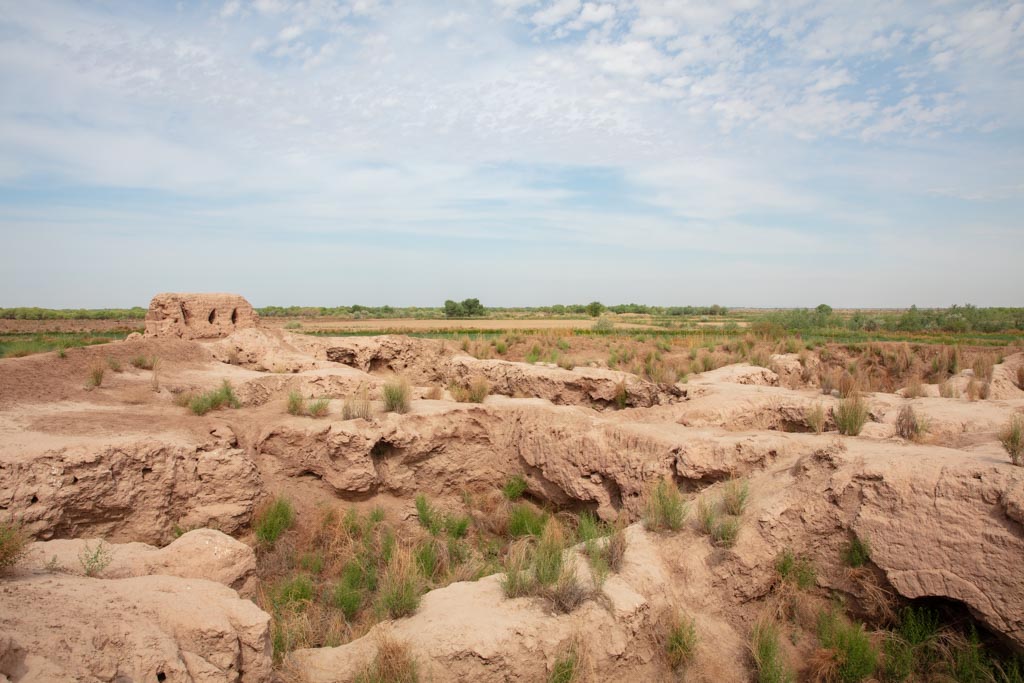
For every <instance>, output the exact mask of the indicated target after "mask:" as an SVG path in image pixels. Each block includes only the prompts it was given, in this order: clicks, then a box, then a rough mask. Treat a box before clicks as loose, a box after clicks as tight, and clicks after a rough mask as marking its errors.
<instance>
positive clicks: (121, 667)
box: [0, 573, 272, 683]
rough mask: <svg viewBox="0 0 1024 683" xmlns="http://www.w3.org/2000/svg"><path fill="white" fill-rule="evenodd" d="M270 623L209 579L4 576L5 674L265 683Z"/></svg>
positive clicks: (0, 610)
mask: <svg viewBox="0 0 1024 683" xmlns="http://www.w3.org/2000/svg"><path fill="white" fill-rule="evenodd" d="M269 626H270V617H269V615H267V614H266V613H265V612H264V611H263V610H261V609H260V608H258V607H257V606H256V605H254V604H253V603H252V602H250V601H248V600H242V599H240V598H239V597H238V594H237V593H235V591H233V590H231V589H230V588H227V587H226V586H222V585H221V584H219V583H214V582H213V581H206V580H203V579H183V578H179V577H175V576H137V577H132V578H125V579H98V578H88V577H84V576H69V575H66V574H49V573H43V574H38V573H36V574H28V575H21V576H16V577H12V578H10V579H6V580H5V581H4V582H3V583H0V634H3V635H0V680H8V679H9V680H12V681H164V680H166V681H182V682H186V681H188V682H191V681H196V682H199V681H202V682H203V683H220V682H223V683H250V682H251V683H257V682H259V683H263V682H264V681H269V680H270V678H271V652H272V649H271V642H270V628H269ZM5 677H6V678H5Z"/></svg>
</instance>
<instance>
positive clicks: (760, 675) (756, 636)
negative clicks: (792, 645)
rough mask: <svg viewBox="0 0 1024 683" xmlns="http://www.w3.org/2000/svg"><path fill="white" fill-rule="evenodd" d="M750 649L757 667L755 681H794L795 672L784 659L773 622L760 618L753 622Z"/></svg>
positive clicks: (784, 682) (777, 629) (793, 682)
mask: <svg viewBox="0 0 1024 683" xmlns="http://www.w3.org/2000/svg"><path fill="white" fill-rule="evenodd" d="M750 649H751V651H752V652H753V655H754V665H755V666H756V668H757V683H795V681H796V674H795V673H794V672H793V670H792V669H791V668H790V667H789V665H788V664H787V663H786V661H785V656H784V655H783V652H782V647H781V645H780V644H779V627H778V626H777V625H776V624H775V622H773V621H770V620H768V619H765V618H762V619H760V620H758V621H757V622H756V623H755V624H754V630H753V633H752V637H751V646H750Z"/></svg>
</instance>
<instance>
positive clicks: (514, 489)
mask: <svg viewBox="0 0 1024 683" xmlns="http://www.w3.org/2000/svg"><path fill="white" fill-rule="evenodd" d="M501 492H502V493H503V494H505V498H507V499H508V500H519V499H520V498H522V497H523V494H524V493H526V479H524V478H523V477H522V475H519V474H517V475H515V476H513V477H510V478H509V480H508V481H506V482H505V485H504V486H502V487H501Z"/></svg>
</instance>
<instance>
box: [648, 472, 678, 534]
mask: <svg viewBox="0 0 1024 683" xmlns="http://www.w3.org/2000/svg"><path fill="white" fill-rule="evenodd" d="M687 512H688V508H687V505H686V503H685V502H684V501H683V494H681V493H679V489H678V488H677V487H676V485H675V484H674V483H672V482H671V481H669V480H668V479H662V480H661V481H659V482H658V483H657V484H656V485H655V486H654V488H653V489H651V490H650V492H649V493H648V494H647V503H646V505H645V506H644V526H646V527H647V528H648V529H652V530H659V529H671V530H672V531H678V530H679V529H681V528H682V527H683V522H684V521H685V520H686V513H687Z"/></svg>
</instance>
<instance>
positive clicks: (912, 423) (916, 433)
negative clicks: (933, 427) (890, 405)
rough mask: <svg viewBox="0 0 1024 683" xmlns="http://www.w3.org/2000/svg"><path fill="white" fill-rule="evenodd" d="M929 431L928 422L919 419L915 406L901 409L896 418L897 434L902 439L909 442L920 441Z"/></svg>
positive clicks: (921, 418) (906, 406)
mask: <svg viewBox="0 0 1024 683" xmlns="http://www.w3.org/2000/svg"><path fill="white" fill-rule="evenodd" d="M927 431H928V422H927V420H925V419H924V418H923V417H918V416H917V413H915V412H914V408H913V406H909V405H905V406H903V407H902V408H900V412H899V415H897V417H896V433H897V434H898V435H899V436H900V438H903V439H906V440H907V441H919V440H920V439H921V437H922V436H924V435H925V433H926V432H927Z"/></svg>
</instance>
